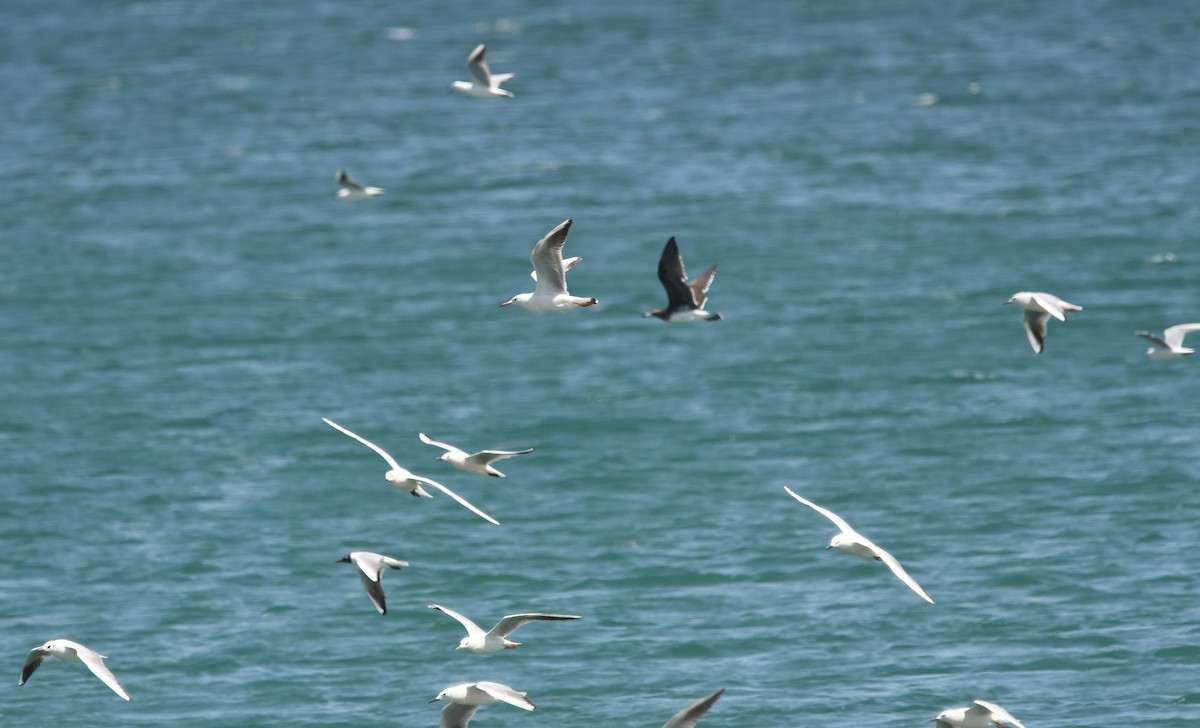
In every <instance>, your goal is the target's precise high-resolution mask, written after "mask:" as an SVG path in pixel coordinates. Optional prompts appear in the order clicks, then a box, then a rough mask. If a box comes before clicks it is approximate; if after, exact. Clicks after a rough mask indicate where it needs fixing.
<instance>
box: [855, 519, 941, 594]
mask: <svg viewBox="0 0 1200 728" xmlns="http://www.w3.org/2000/svg"><path fill="white" fill-rule="evenodd" d="M859 538H861V539H862V540H863V541H865V542H866V543H867V545H868V546H870V547H871V550H872V551H874V552H875V556H876V557H878V558H879V560H880V561H882V562H883V563H885V564H887V567H888V568H889V569H891V570H892V573H893V574H895V575H896V577H897V578H899V579H900V581H902V582H904V583H905V584H907V585H908V588H909V589H912V590H913V591H914V592H916V593H917V596H919V597H921V598H922V599H924V600H925V601H927V602H929V603H930V604H933V603H934V601H933V599H931V598H930V596H929V595H928V594H926V593H925V590H924V589H922V588H921V585H920V584H918V583H917V580H916V579H914V578H912V577H911V576H909V575H908V572H907V571H905V570H904V567H903V566H901V565H900V562H899V561H897V560H896V557H895V556H892V555H891V554H890V553H888V552H887V551H884V550H883V549H881V548H879V547H878V546H876V545H875V543H874V542H872V541H871V540H870V539H868V538H866V537H865V536H863V535H862V534H859Z"/></svg>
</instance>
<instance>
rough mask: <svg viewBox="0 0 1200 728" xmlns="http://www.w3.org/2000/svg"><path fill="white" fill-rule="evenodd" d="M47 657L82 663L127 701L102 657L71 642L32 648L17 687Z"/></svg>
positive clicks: (61, 640) (26, 658) (125, 693)
mask: <svg viewBox="0 0 1200 728" xmlns="http://www.w3.org/2000/svg"><path fill="white" fill-rule="evenodd" d="M48 657H57V658H59V659H62V660H70V661H74V662H82V663H83V664H84V665H87V668H88V669H89V670H91V671H92V674H93V675H95V676H96V677H98V678H100V681H101V682H103V683H104V684H105V685H107V686H108V687H110V688H112V691H113V692H114V693H116V694H117V695H120V696H121V697H122V698H125V699H126V700H129V699H130V698H129V693H127V692H125V688H123V687H121V683H119V682H117V678H116V676H114V675H113V674H112V672H111V671H110V670H109V669H108V667H107V666H106V665H105V664H104V655H102V654H100V653H99V652H96V651H95V650H92V649H88V648H87V647H84V646H83V645H81V644H79V643H78V642H72V641H71V640H63V639H58V640H50V641H49V642H47V643H46V644H44V645H42V646H40V647H34V648H33V649H32V650H30V651H29V654H28V655H26V656H25V664H24V666H22V667H21V680H20V682H18V683H17V684H18V685H24V684H25V682H26V681H27V680H29V677H30V676H31V675H33V673H34V671H35V670H37V669H38V668H39V667H41V666H42V663H43V662H45V661H46V658H48Z"/></svg>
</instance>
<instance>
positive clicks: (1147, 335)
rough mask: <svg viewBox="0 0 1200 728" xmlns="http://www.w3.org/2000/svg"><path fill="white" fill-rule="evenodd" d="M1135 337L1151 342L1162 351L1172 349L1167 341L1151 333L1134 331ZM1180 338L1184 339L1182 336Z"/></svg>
mask: <svg viewBox="0 0 1200 728" xmlns="http://www.w3.org/2000/svg"><path fill="white" fill-rule="evenodd" d="M1185 333H1186V332H1185ZM1133 335H1134V336H1140V337H1142V338H1143V339H1146V340H1147V341H1149V342H1150V343H1151V344H1154V345H1155V346H1157V347H1159V348H1161V349H1170V348H1171V345H1170V344H1168V343H1167V342H1166V341H1164V340H1162V339H1160V338H1159V337H1157V336H1155V335H1154V334H1152V333H1150V332H1149V331H1134V332H1133ZM1179 338H1180V340H1182V339H1183V337H1182V336H1180V337H1179Z"/></svg>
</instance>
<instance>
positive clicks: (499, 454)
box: [469, 447, 533, 465]
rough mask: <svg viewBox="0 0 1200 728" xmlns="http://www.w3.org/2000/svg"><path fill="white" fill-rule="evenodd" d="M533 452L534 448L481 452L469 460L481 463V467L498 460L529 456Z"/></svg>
mask: <svg viewBox="0 0 1200 728" xmlns="http://www.w3.org/2000/svg"><path fill="white" fill-rule="evenodd" d="M531 452H533V448H532V447H531V448H527V449H525V450H480V451H479V452H477V453H475V454H474V455H472V456H471V457H470V458H469V459H470V460H473V461H475V462H477V463H480V464H481V465H487V464H488V463H491V462H495V461H496V460H503V459H505V458H511V457H516V456H517V455H527V454H529V453H531Z"/></svg>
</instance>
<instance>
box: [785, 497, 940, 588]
mask: <svg viewBox="0 0 1200 728" xmlns="http://www.w3.org/2000/svg"><path fill="white" fill-rule="evenodd" d="M783 489H784V490H786V491H787V493H788V495H790V496H791V497H793V498H795V499H796V500H798V501H800V502H801V503H803V504H804V505H806V506H808V507H809V508H812V509H813V510H814V511H816V512H817V513H820V514H821V515H823V516H825V517H826V518H828V519H829V520H831V521H833V525H835V526H837V527H838V530H839V533H838V534H837V535H836V536H834V537H833V538H832V539H831V540H830V541H829V545H828V546H826V547H825V549H826V550H827V551H828V550H829V549H831V548H837V549H840V550H842V551H845V552H846V553H848V554H854V555H855V556H865V557H868V558H872V559H875V560H876V561H882V562H883V563H885V564H887V566H888V568H889V569H891V570H892V573H893V574H895V575H896V576H897V577H898V578H899V579H900V581H902V582H904V583H905V584H907V585H908V588H909V589H912V590H913V591H914V592H916V593H917V595H918V596H920V597H921V598H922V599H924V600H925V601H927V602H929V603H930V604H933V600H932V599H930V598H929V595H928V594H926V593H925V590H924V589H922V588H921V585H920V584H918V583H917V582H916V580H915V579H913V578H912V577H911V576H909V575H908V572H907V571H905V570H904V567H903V566H901V565H900V562H899V561H897V560H896V557H895V556H892V555H891V554H889V553H888V552H887V551H884V550H883V549H881V548H879V547H878V546H876V545H875V544H874V543H872V542H871V539H869V538H867V537H866V536H864V535H862V534H861V533H859V532H858V531H855V530H854V529H853V528H851V527H850V524H849V523H846V520H845V519H844V518H842V517H841V516H839V515H838V514H836V513H834V512H833V511H831V510H828V509H826V508H822V507H821V506H819V505H817V504H816V503H813V502H812V501H810V500H808V499H806V498H801V497H800V496H798V495H796V494H795V493H794V492H792V489H791V488H789V487H787V486H786V485H785V486H783Z"/></svg>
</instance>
